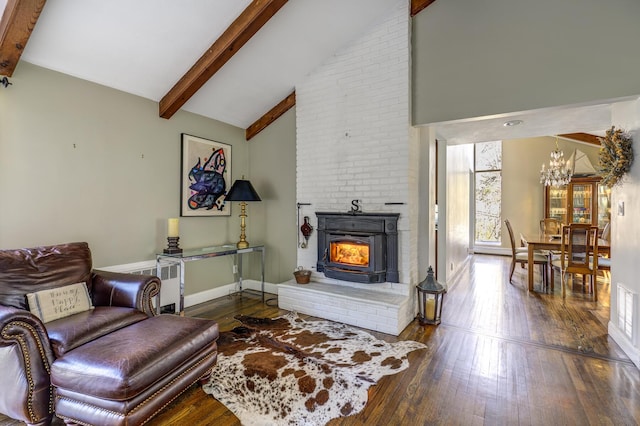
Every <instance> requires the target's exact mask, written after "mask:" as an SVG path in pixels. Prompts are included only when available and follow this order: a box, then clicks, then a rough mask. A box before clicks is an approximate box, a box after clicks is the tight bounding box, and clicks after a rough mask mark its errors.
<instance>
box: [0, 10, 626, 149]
mask: <svg viewBox="0 0 640 426" xmlns="http://www.w3.org/2000/svg"><path fill="white" fill-rule="evenodd" d="M404 1H405V0H295V1H289V2H287V3H286V4H285V5H284V6H283V7H282V9H280V11H279V12H278V13H277V14H276V15H275V16H274V17H273V18H272V19H271V20H270V21H269V22H267V24H266V25H265V26H264V27H263V28H262V29H261V30H260V31H259V32H258V33H257V34H256V35H255V36H254V37H253V38H252V39H251V40H250V41H249V42H248V43H247V44H246V45H245V46H244V47H242V48H241V49H240V50H239V51H238V53H237V54H236V55H235V56H233V58H231V60H230V61H229V62H227V63H226V64H225V65H224V66H223V67H222V69H221V70H220V71H218V72H217V73H216V74H215V75H214V76H213V77H212V78H211V79H210V80H209V82H207V83H206V84H205V85H204V86H203V87H202V88H201V89H200V90H199V91H198V92H197V93H196V94H195V95H194V96H193V97H192V98H191V99H190V100H189V101H188V102H187V103H186V104H185V105H184V106H183V107H182V109H183V110H186V111H190V112H193V113H196V114H200V115H203V116H206V117H210V118H213V119H217V120H220V121H223V122H226V123H229V124H232V125H234V126H238V127H241V128H247V127H248V126H249V125H251V124H252V123H253V122H255V121H256V120H257V119H259V118H260V117H262V115H264V114H265V113H266V112H267V111H269V110H270V109H271V108H272V107H273V106H275V105H276V104H277V103H278V102H280V101H281V100H283V99H284V98H285V97H286V96H287V95H289V94H290V93H291V92H292V91H293V90H294V89H295V87H296V85H297V84H299V83H300V82H301V81H303V80H304V79H305V77H306V76H307V75H309V74H310V73H312V72H313V71H314V70H315V69H316V68H317V67H318V66H319V65H321V64H322V63H323V62H324V61H325V60H327V58H329V57H331V55H333V54H335V52H337V51H339V50H340V49H341V48H342V47H344V46H347V45H348V44H349V43H350V42H351V41H352V40H355V39H356V38H357V37H358V36H359V35H361V34H364V33H365V32H366V31H367V29H368V28H370V27H372V26H374V25H376V23H377V22H378V21H380V20H381V19H382V18H383V16H384V14H385V13H387V12H389V11H390V10H391V9H392V8H394V7H395V5H397V3H398V2H404ZM249 3H250V0H180V1H176V0H135V1H131V0H109V1H104V0H82V1H80V0H52V1H48V2H47V3H46V4H45V7H44V10H43V12H42V14H41V15H40V18H39V20H38V23H37V25H36V27H35V29H34V31H33V34H32V36H31V38H30V39H29V42H28V44H27V47H26V49H25V51H24V53H23V55H22V60H24V61H27V62H30V63H33V64H35V65H39V66H42V67H44V68H48V69H52V70H55V71H59V72H62V73H65V74H69V75H72V76H75V77H78V78H81V79H84V80H89V81H92V82H95V83H98V84H102V85H105V86H108V87H112V88H114V89H118V90H122V91H124V92H127V93H131V94H134V95H138V96H142V97H144V98H147V99H151V100H153V101H156V102H157V101H160V99H162V97H163V96H164V95H165V94H166V93H167V92H168V91H169V90H170V89H171V88H172V87H173V85H174V84H175V83H176V82H177V81H178V80H179V79H180V78H181V77H182V76H183V75H184V73H185V72H187V70H188V69H189V68H190V67H191V66H192V65H193V64H194V63H195V62H196V60H197V59H198V58H200V56H202V54H203V53H204V52H205V51H206V50H207V49H208V48H209V47H210V46H211V45H212V44H213V42H214V41H215V40H216V39H217V38H218V37H219V36H220V34H222V32H223V31H224V30H225V29H226V28H227V27H228V26H229V25H230V24H231V23H232V22H233V20H234V19H235V18H236V17H237V16H238V15H239V14H240V13H241V12H242V11H243V10H244V9H245V8H246V7H247V5H249ZM5 4H6V0H0V10H2V9H3V8H4V5H5ZM407 6H408V5H407ZM407 13H408V11H407ZM422 13H428V9H426V10H425V11H423V12H422ZM612 102H614V101H603V102H601V103H599V104H592V105H579V106H573V107H564V108H550V109H546V110H537V111H529V112H518V113H513V114H503V115H496V116H492V117H483V118H474V119H467V120H460V121H456V122H449V123H438V124H436V125H435V128H436V133H437V135H438V137H439V138H441V139H444V140H446V141H447V143H449V144H459V143H469V142H481V141H489V140H499V139H517V138H523V137H535V136H545V135H554V134H558V133H574V132H586V133H594V134H599V135H603V134H604V130H605V129H607V128H608V127H610V125H611V124H610V123H611V111H610V110H611V104H612ZM510 119H520V120H522V121H523V123H522V124H521V125H519V126H514V127H504V126H503V125H502V124H503V123H504V122H505V121H507V120H510Z"/></svg>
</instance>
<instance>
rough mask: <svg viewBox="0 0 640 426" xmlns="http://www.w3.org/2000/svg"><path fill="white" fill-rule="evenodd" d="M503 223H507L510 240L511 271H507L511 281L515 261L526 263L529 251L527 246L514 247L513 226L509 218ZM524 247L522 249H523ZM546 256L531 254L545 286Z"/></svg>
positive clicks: (546, 278) (546, 281)
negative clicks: (539, 267) (538, 266)
mask: <svg viewBox="0 0 640 426" xmlns="http://www.w3.org/2000/svg"><path fill="white" fill-rule="evenodd" d="M504 224H505V225H507V230H508V231H509V240H510V242H511V272H510V273H509V282H512V281H511V280H512V278H513V271H514V270H515V269H516V263H527V262H528V261H529V253H528V250H529V248H528V247H516V239H515V237H514V236H513V228H512V227H511V222H509V219H505V221H504ZM523 249H524V250H523ZM547 262H548V259H547V256H545V255H544V254H541V253H534V254H533V263H534V264H535V265H541V273H542V284H543V286H544V287H545V288H546V287H547V285H548V282H549V280H548V278H549V277H548V276H547Z"/></svg>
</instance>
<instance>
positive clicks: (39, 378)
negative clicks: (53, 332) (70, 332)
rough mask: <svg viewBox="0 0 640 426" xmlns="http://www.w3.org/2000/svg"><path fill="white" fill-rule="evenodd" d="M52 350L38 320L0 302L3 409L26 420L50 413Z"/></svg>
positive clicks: (36, 420) (40, 418)
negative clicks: (3, 384)
mask: <svg viewBox="0 0 640 426" xmlns="http://www.w3.org/2000/svg"><path fill="white" fill-rule="evenodd" d="M53 361H54V355H53V351H52V349H51V344H50V342H49V337H48V336H47V331H46V329H45V327H44V325H43V324H42V322H41V321H40V320H39V319H38V318H37V317H36V316H35V315H33V314H31V312H29V311H25V310H23V309H17V308H13V307H9V306H4V305H0V370H1V371H2V372H3V373H2V374H3V383H5V385H6V386H4V387H2V388H1V389H0V405H1V406H2V407H3V412H5V413H7V414H8V415H10V416H12V417H14V418H18V419H21V420H23V421H25V422H27V423H30V424H36V423H40V422H41V421H43V420H44V419H50V418H51V416H52V413H53V396H52V393H51V381H50V374H51V364H52V363H53Z"/></svg>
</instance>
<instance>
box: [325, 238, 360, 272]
mask: <svg viewBox="0 0 640 426" xmlns="http://www.w3.org/2000/svg"><path fill="white" fill-rule="evenodd" d="M331 261H332V262H335V263H342V264H344V265H350V266H361V267H365V268H366V267H368V266H369V244H361V243H354V242H351V241H350V242H344V241H332V242H331Z"/></svg>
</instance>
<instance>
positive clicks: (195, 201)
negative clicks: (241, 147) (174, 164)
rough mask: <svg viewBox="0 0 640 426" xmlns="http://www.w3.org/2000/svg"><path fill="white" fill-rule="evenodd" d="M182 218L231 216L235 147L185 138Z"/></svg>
mask: <svg viewBox="0 0 640 426" xmlns="http://www.w3.org/2000/svg"><path fill="white" fill-rule="evenodd" d="M180 184H181V186H180V216H229V215H230V214H231V208H230V206H229V205H226V204H225V202H224V198H225V196H226V195H227V191H228V190H229V188H231V145H227V144H225V143H222V142H216V141H212V140H208V139H203V138H199V137H197V136H192V135H187V134H185V133H183V134H182V167H181V171H180Z"/></svg>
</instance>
